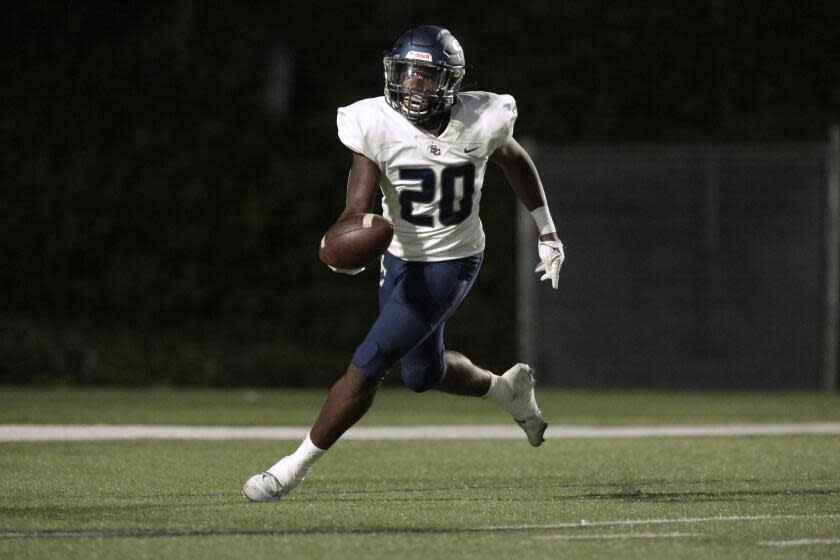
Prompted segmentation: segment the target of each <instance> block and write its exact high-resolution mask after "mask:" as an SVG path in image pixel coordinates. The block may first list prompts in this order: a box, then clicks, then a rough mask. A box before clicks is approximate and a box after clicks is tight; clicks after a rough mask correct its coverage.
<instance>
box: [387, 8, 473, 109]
mask: <svg viewBox="0 0 840 560" xmlns="http://www.w3.org/2000/svg"><path fill="white" fill-rule="evenodd" d="M382 62H383V64H384V66H385V101H387V102H388V105H390V106H391V107H392V108H393V109H394V110H395V111H397V112H398V113H400V114H401V115H403V116H404V117H405V118H406V119H408V120H409V121H411V122H412V123H415V124H422V123H424V122H427V121H430V120H433V119H435V118H436V117H439V116H441V115H442V114H444V113H446V112H447V111H448V110H449V108H450V107H452V104H453V103H455V100H456V99H457V96H458V91H459V90H460V89H461V82H462V81H463V79H464V74H465V73H466V71H465V68H464V51H463V49H461V45H460V44H458V40H457V39H456V38H455V37H453V36H452V33H450V32H449V31H448V30H446V29H444V28H442V27H438V26H436V25H420V26H418V27H413V28H411V29H409V30H408V31H406V32H405V33H403V35H402V36H401V37H400V38H399V39H397V43H396V45H394V48H393V49H392V50H391V52H390V53H388V54H387V55H386V56H385V58H384V60H383V61H382Z"/></svg>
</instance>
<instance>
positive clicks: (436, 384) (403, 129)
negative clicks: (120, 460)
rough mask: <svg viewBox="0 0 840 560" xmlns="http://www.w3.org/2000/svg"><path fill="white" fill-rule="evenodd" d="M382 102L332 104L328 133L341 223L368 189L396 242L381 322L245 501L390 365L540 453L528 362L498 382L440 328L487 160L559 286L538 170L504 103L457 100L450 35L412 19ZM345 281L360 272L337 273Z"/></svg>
mask: <svg viewBox="0 0 840 560" xmlns="http://www.w3.org/2000/svg"><path fill="white" fill-rule="evenodd" d="M384 67H385V95H384V96H383V97H375V98H371V99H363V100H361V101H358V102H356V103H354V104H352V105H350V106H348V107H342V108H339V109H338V136H339V138H340V139H341V142H342V143H344V144H345V145H346V146H347V147H348V148H349V149H350V150H351V152H352V166H351V169H350V176H349V178H348V181H347V202H346V208H345V210H344V213H343V214H342V217H344V216H346V215H350V214H356V213H366V212H370V210H371V208H372V206H373V202H374V196H375V194H376V191H377V190H381V192H382V202H383V204H382V206H383V214H384V216H385V217H387V218H388V219H390V220H391V221H392V222H393V223H394V239H393V242H392V243H391V246H390V247H389V248H388V251H387V252H386V253H385V255H384V256H383V258H382V265H381V273H380V280H379V307H380V314H379V317H378V318H377V319H376V321H375V322H374V324H373V326H372V327H371V329H370V332H368V334H367V337H366V338H365V339H364V341H363V342H362V343H361V345H359V347H358V348H357V349H356V351H355V353H354V355H353V359H352V361H351V363H350V366H349V367H348V369H347V372H346V373H345V374H344V375H343V376H342V377H341V378H340V379H339V380H338V381H337V382H336V383H335V385H333V387H332V389H331V390H330V392H329V395H328V396H327V399H326V402H325V403H324V406H323V408H322V410H321V413H320V416H319V417H318V419H317V420H316V422H315V424H314V425H313V426H312V428H311V430H310V432H309V435H308V436H307V437H306V439H305V440H304V441H303V443H301V445H300V446H299V447H298V449H297V450H296V451H295V452H294V453H293V454H291V455H288V456H286V457H284V458H283V459H281V460H280V461H279V462H277V463H276V464H275V465H274V466H272V467H271V468H269V469H268V470H267V471H265V472H263V473H260V474H257V475H255V476H253V477H251V478H250V479H249V480H248V481H247V482H246V483H245V486H244V488H243V493H244V495H245V496H246V497H247V498H248V499H250V500H253V501H270V500H277V499H279V498H281V497H283V496H285V495H286V494H288V493H289V492H290V491H291V490H292V489H293V488H295V486H297V485H298V484H299V483H300V482H301V481H302V480H303V479H304V477H305V476H306V474H307V472H308V471H309V469H310V467H311V466H312V465H313V463H314V462H315V461H316V460H317V459H318V458H319V457H320V456H322V455H323V454H324V453H325V452H326V450H328V449H329V448H330V447H331V446H332V445H333V444H334V443H335V442H336V440H338V438H339V437H341V435H342V434H343V433H344V432H345V431H346V430H347V429H348V428H350V427H351V426H352V425H353V424H354V423H355V422H356V421H358V420H359V419H360V418H361V417H362V416H363V415H364V414H365V412H366V411H367V410H368V408H369V407H370V405H371V403H372V402H373V398H374V395H375V393H376V391H377V388H378V387H379V385H380V382H381V381H382V379H383V378H384V376H385V374H387V373H388V371H389V370H390V369H391V368H392V367H394V366H395V365H396V364H397V363H399V364H400V366H401V371H402V379H403V382H404V383H405V384H406V385H408V386H409V387H410V388H411V389H413V390H414V391H417V392H422V391H427V390H429V389H437V390H439V391H445V392H447V393H453V394H457V395H469V396H474V397H484V398H487V399H489V400H491V401H493V402H495V403H497V404H498V405H500V406H501V407H502V408H503V409H504V410H506V411H507V412H508V413H509V414H511V415H512V416H513V419H514V420H515V421H516V422H517V423H518V424H519V425H520V426H521V427H522V429H523V430H524V431H525V435H526V437H527V438H528V441H529V443H530V444H531V445H532V446H534V447H537V446H539V445H540V444H541V443H542V442H543V441H544V440H543V434H544V432H545V429H546V427H547V424H546V422H545V420H544V419H543V413H542V411H540V409H539V407H538V406H537V402H536V399H535V397H534V375H533V371H532V370H531V368H530V367H528V366H527V365H525V364H516V365H515V366H513V367H512V368H511V369H509V370H508V371H507V372H505V373H504V374H502V375H495V374H493V373H491V372H489V371H487V370H485V369H482V368H480V367H478V366H476V365H475V364H474V363H472V362H471V361H470V360H469V358H467V357H466V356H464V355H463V354H460V353H458V352H454V351H451V350H444V344H443V331H444V324H445V322H446V320H447V319H449V317H450V316H451V315H452V313H453V312H454V311H455V309H456V308H457V307H458V305H459V304H460V303H461V301H462V300H463V299H464V297H465V296H466V295H467V293H468V292H469V291H470V288H471V287H472V285H473V282H474V281H475V278H476V275H477V274H478V270H479V268H480V267H481V261H482V258H483V253H484V231H483V230H482V227H481V220H479V217H478V212H479V203H480V201H481V187H482V183H483V181H484V171H485V169H486V167H487V162H488V161H491V162H493V163H494V164H496V165H498V166H499V167H500V168H501V169H502V171H503V172H504V175H505V177H506V178H507V180H508V182H509V183H510V185H511V187H512V188H513V190H514V192H515V193H516V195H517V197H518V198H519V200H520V201H521V202H522V203H523V204H524V205H525V207H526V208H527V209H528V210H529V211H530V212H531V215H532V216H533V217H534V221H535V223H536V226H537V228H538V230H539V234H540V235H539V241H538V251H539V256H540V263H539V264H538V266H537V269H536V271H537V272H538V273H542V277H541V280H548V281H550V282H551V285H552V287H553V288H555V289H556V288H557V283H558V275H559V273H560V267H561V266H562V264H563V259H564V254H563V245H562V243H561V242H560V239H559V238H558V237H557V232H556V228H555V227H554V223H553V221H552V218H551V214H550V213H549V210H548V206H547V204H546V199H545V193H544V191H543V187H542V184H541V182H540V178H539V175H538V174H537V170H536V168H535V167H534V164H533V162H532V160H531V158H530V157H529V156H528V154H527V153H526V152H525V150H524V149H523V148H522V147H521V146H520V145H519V143H518V142H517V141H516V140H515V139H514V138H513V124H514V121H515V120H516V114H517V112H516V103H515V101H514V99H513V97H511V96H509V95H497V94H495V93H488V92H484V91H470V92H461V91H460V88H461V83H462V81H463V79H464V52H463V50H462V49H461V46H460V45H459V44H458V41H457V40H456V39H455V37H453V36H452V34H451V33H450V32H449V31H447V30H446V29H443V28H441V27H437V26H433V25H422V26H419V27H414V28H412V29H410V30H409V31H407V32H406V33H405V34H403V35H402V36H401V37H400V38H399V39H398V40H397V43H396V45H395V46H394V48H393V50H391V52H390V53H389V54H388V55H387V56H386V57H385V58H384ZM334 270H336V271H337V272H341V273H345V274H356V273H357V272H360V270H361V269H358V270H339V269H334Z"/></svg>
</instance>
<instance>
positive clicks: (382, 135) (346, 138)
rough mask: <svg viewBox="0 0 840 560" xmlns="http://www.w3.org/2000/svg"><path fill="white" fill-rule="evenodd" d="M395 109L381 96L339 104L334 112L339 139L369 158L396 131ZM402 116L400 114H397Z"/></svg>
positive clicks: (372, 156) (376, 152)
mask: <svg viewBox="0 0 840 560" xmlns="http://www.w3.org/2000/svg"><path fill="white" fill-rule="evenodd" d="M394 115H396V113H394V111H393V109H391V108H390V107H389V106H388V104H387V103H386V102H385V98H384V97H383V96H380V97H371V98H368V99H362V100H360V101H356V102H355V103H353V104H351V105H348V106H346V107H339V108H338V114H337V116H336V124H337V126H338V137H339V139H340V140H341V142H342V143H343V144H344V145H345V146H347V147H348V148H350V149H351V150H353V151H354V152H357V153H360V154H362V155H364V156H365V157H367V158H368V159H370V160H373V161H376V156H377V154H379V152H381V151H382V149H383V148H384V147H385V146H387V145H388V144H389V142H390V141H392V139H393V137H394V136H395V134H397V133H398V132H399V129H398V127H397V125H396V124H395V122H394V120H395V119H394ZM400 118H402V117H400Z"/></svg>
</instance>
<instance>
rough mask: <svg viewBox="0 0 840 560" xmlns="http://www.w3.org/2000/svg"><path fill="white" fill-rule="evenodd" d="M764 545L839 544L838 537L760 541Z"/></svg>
mask: <svg viewBox="0 0 840 560" xmlns="http://www.w3.org/2000/svg"><path fill="white" fill-rule="evenodd" d="M758 544H763V545H765V546H809V545H813V544H840V539H799V540H795V541H761V542H759V543H758Z"/></svg>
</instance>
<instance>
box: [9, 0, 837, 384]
mask: <svg viewBox="0 0 840 560" xmlns="http://www.w3.org/2000/svg"><path fill="white" fill-rule="evenodd" d="M838 11H840V9H838V6H837V3H836V2H828V1H827V2H790V1H787V2H785V1H756V2H738V3H733V2H725V1H710V0H707V1H699V0H698V1H695V2H673V1H651V2H632V3H629V2H590V1H574V2H520V3H509V2H504V3H502V2H481V3H463V2H439V1H427V2H422V3H397V2H389V3H366V2H341V3H327V2H309V3H285V2H260V3H251V2H248V3H245V2H242V3H232V2H198V1H186V0H181V1H175V2H163V3H157V2H153V3H128V2H126V3H121V2H109V3H105V2H31V3H13V4H10V5H9V6H7V7H6V8H5V11H4V17H3V20H4V21H3V23H2V24H1V25H2V29H3V43H4V47H3V50H2V56H1V57H0V72H2V82H3V86H2V104H0V107H2V108H0V111H2V127H0V138H2V145H3V150H2V186H1V187H0V188H2V199H0V200H1V202H0V204H2V210H0V294H2V295H0V335H2V336H0V381H2V382H14V383H26V382H53V381H59V382H78V383H83V384H91V383H121V384H143V383H156V382H169V383H177V384H211V385H229V384H249V385H261V384H285V385H315V384H324V383H328V382H330V381H331V380H333V379H334V378H335V377H337V376H338V375H339V374H340V373H342V372H343V371H344V368H345V367H346V365H347V362H348V359H349V356H350V354H351V353H352V351H353V349H354V347H355V345H356V344H357V343H358V342H359V341H360V340H361V337H362V336H363V335H364V332H365V330H366V328H367V325H368V324H369V323H370V321H371V320H372V319H373V317H375V313H376V309H375V288H376V274H375V271H367V272H365V273H364V274H363V275H361V276H359V277H355V278H352V279H351V278H345V277H340V276H337V275H334V274H331V273H329V271H328V270H327V269H326V268H325V267H323V265H321V264H320V263H319V261H318V259H317V255H316V249H317V244H318V240H319V239H320V235H321V233H322V232H323V231H324V230H326V229H327V228H328V227H329V225H330V224H331V223H332V222H333V220H334V219H335V218H336V217H337V215H338V214H339V213H340V212H341V209H342V208H343V189H344V184H343V183H344V179H345V176H346V172H347V169H348V164H349V152H348V151H347V149H346V148H344V147H343V146H342V145H341V144H340V142H339V141H338V139H337V137H336V133H335V109H336V107H338V106H341V105H347V104H349V103H352V102H353V101H355V100H357V99H360V98H364V97H372V96H376V95H381V89H382V75H381V74H382V70H381V56H382V53H383V51H384V50H385V49H387V48H389V47H390V46H391V45H392V44H393V42H394V40H395V39H396V38H397V36H399V35H400V34H401V33H402V32H403V31H404V30H405V29H407V28H408V27H410V26H411V25H412V24H416V23H435V24H439V25H443V26H445V27H448V28H449V29H450V30H451V31H452V32H453V33H454V34H455V36H456V37H458V39H459V40H460V42H461V44H462V45H463V47H464V49H465V52H466V58H467V64H468V74H467V82H468V84H467V87H466V88H465V89H473V88H474V89H485V90H489V91H496V92H499V93H510V94H512V95H514V96H515V97H516V98H517V101H518V105H519V113H520V117H519V120H518V122H517V136H518V137H519V138H531V139H534V140H535V141H536V142H537V143H538V144H540V145H542V144H555V145H569V144H589V143H597V144H614V143H620V144H625V143H639V142H643V143H666V142H667V143H694V142H706V143H709V142H712V143H736V142H737V143H743V142H747V143H781V142H785V143H789V142H822V141H824V139H825V135H826V128H827V126H828V124H829V123H831V122H832V121H833V120H835V119H836V118H837V116H838V114H837V109H838V98H840V62H839V61H838V53H840V23H838V22H840V17H838ZM278 52H284V53H286V55H287V56H288V57H289V60H291V62H292V64H293V76H294V80H293V82H292V89H291V93H292V97H291V101H290V110H289V111H288V112H287V113H285V114H277V113H272V112H271V111H269V110H268V108H267V103H266V91H267V88H268V87H269V84H270V83H271V79H272V74H271V65H270V62H271V60H272V56H274V55H276V53H278ZM482 202H483V204H482V209H483V213H482V219H483V221H484V223H485V229H486V230H487V232H488V253H487V260H486V261H485V266H484V269H483V271H482V274H481V276H480V279H479V281H478V283H477V284H476V287H475V288H474V290H473V292H472V293H471V295H470V297H469V298H468V300H467V301H466V302H465V303H464V305H463V306H462V308H461V309H460V310H459V312H458V314H457V315H456V317H455V319H454V320H453V321H451V322H450V323H449V324H448V326H447V343H448V345H450V346H451V347H454V348H458V349H461V350H463V351H465V352H467V353H468V354H469V355H470V356H471V357H473V359H474V360H475V361H477V362H479V363H481V364H484V365H486V366H487V367H491V368H496V369H500V368H506V367H507V366H508V365H509V363H510V362H511V361H512V359H514V356H515V352H516V343H515V336H514V333H513V331H514V322H513V317H514V313H515V309H514V289H515V282H514V277H515V273H514V266H513V254H514V251H515V245H514V229H515V228H514V227H513V224H514V209H515V205H516V204H517V203H516V201H515V199H514V197H513V196H512V194H511V193H510V190H509V189H508V188H507V186H506V185H505V183H504V181H503V180H502V178H501V176H500V174H499V173H498V171H497V170H495V169H491V170H490V171H489V172H488V177H487V180H486V182H485V195H484V200H483V201H482ZM551 204H552V208H553V212H554V214H555V218H556V219H557V220H558V221H559V222H560V223H561V224H562V223H563V221H564V220H565V219H568V218H569V213H571V212H573V210H574V208H572V207H570V206H569V205H568V204H566V203H564V200H563V199H562V197H561V196H554V197H553V199H552V200H551ZM757 211H758V210H757ZM560 229H561V237H562V234H563V227H562V225H561V226H560ZM571 263H572V261H571V260H570V261H569V265H571ZM572 297H573V296H572ZM583 312H585V309H584V311H583ZM570 320H574V317H570ZM592 344H597V341H593V342H592ZM614 384H617V385H622V382H621V380H620V379H618V380H614ZM674 385H680V384H679V383H674Z"/></svg>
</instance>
